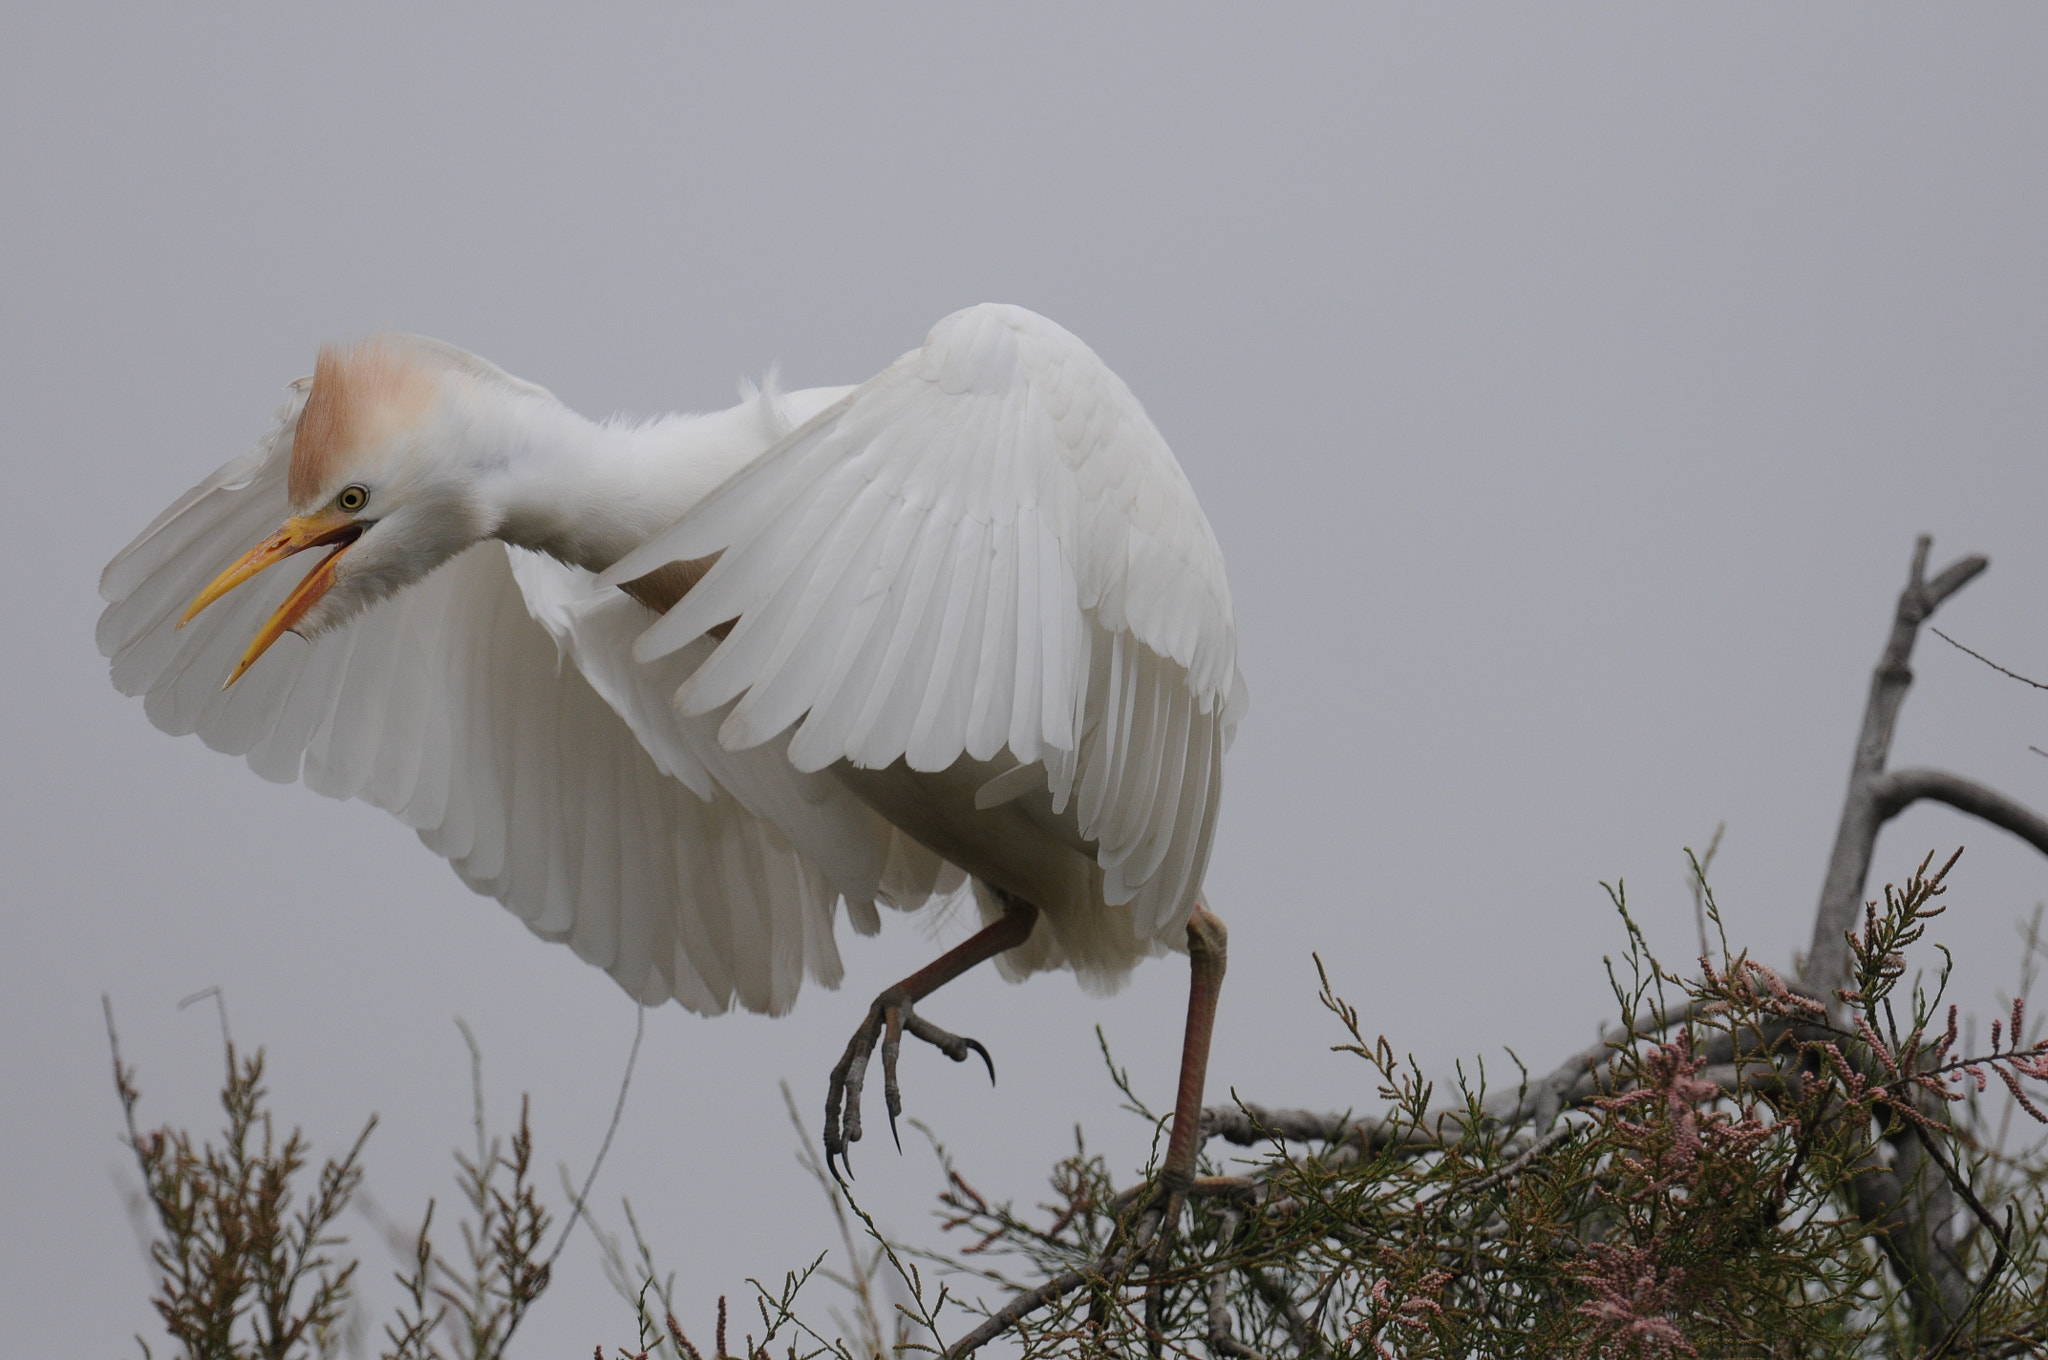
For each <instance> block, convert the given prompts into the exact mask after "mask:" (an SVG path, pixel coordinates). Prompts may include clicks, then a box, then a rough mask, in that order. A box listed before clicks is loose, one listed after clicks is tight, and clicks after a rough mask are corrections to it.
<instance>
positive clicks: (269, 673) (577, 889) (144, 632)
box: [99, 403, 930, 1013]
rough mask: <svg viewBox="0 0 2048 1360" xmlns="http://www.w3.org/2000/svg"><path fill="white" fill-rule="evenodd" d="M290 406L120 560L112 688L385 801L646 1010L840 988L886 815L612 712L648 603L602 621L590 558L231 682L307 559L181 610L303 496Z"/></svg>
mask: <svg viewBox="0 0 2048 1360" xmlns="http://www.w3.org/2000/svg"><path fill="white" fill-rule="evenodd" d="M298 409H299V403H294V404H293V405H291V406H288V407H287V408H286V410H285V411H284V413H283V420H282V423H281V425H280V426H279V428H278V430H277V431H276V432H275V433H274V434H273V435H272V436H271V437H270V438H269V439H268V440H267V441H266V442H265V444H264V445H263V446H262V447H260V448H259V449H258V450H257V451H256V452H255V453H254V454H252V455H251V456H250V457H248V458H244V459H242V460H239V461H238V462H235V463H231V464H229V465H228V466H227V467H224V468H222V469H221V470H220V471H219V472H218V473H216V474H215V475H214V476H213V477H211V478H209V479H208V480H207V481H206V482H204V483H202V484H201V485H200V486H198V487H196V488H194V489H193V490H192V491H191V492H190V493H188V494H187V495H186V496H184V497H183V498H182V499H180V500H179V501H178V502H177V503H176V504H174V505H173V506H172V507H171V508H170V509H169V510H167V511H165V512H164V514H163V515H161V516H160V517H159V518H158V519H157V521H156V523H154V524H152V525H151V526H150V527H149V528H148V529H147V530H145V531H144V532H143V534H142V535H141V536H140V537H139V538H137V539H136V541H135V542H134V543H133V544H131V545H130V546H129V547H128V548H127V549H126V550H125V551H124V552H123V553H122V554H121V555H120V556H119V557H117V558H115V559H114V561H113V562H112V563H111V564H110V565H109V566H108V568H107V570H106V573H105V575H104V576H103V577H102V580H101V586H100V589H101V593H102V594H103V595H104V596H105V597H106V599H107V600H108V601H109V604H108V607H107V609H106V611H105V612H104V613H103V614H102V615H101V618H100V624H99V642H100V649H101V651H102V652H103V653H104V654H106V655H107V656H109V657H111V658H112V659H113V678H114V683H115V685H116V686H117V687H118V688H120V689H121V690H122V691H123V692H124V693H127V694H140V695H143V696H145V706H146V711H147V712H148V715H149V718H150V721H152V722H153V723H155V724H156V725H157V726H158V727H160V728H162V729H164V730H165V731H167V732H171V733H173V734H183V733H187V732H196V733H198V734H199V735H200V737H201V738H202V739H203V740H204V741H205V742H206V743H207V744H208V745H209V746H212V747H214V748H215V749H217V750H222V751H226V752H229V753H231V754H235V755H243V756H246V757H247V758H248V761H249V764H250V766H251V768H253V769H255V770H256V772H257V773H259V774H261V775H263V776H264V777H265V778H267V779H272V780H276V781H280V782H289V781H291V780H293V779H300V778H302V779H303V780H304V781H305V783H306V785H307V786H308V787H309V788H312V789H314V790H315V791H317V792H319V793H322V794H326V795H328V796H330V797H335V798H360V799H363V800H364V801H366V802H369V803H373V804H375V805H376V806H378V807H381V808H384V809H386V810H387V811H389V812H391V813H392V814H394V815H395V816H397V817H398V818H399V820H401V821H403V822H405V823H406V824H407V825H409V826H411V827H413V828H415V829H416V830H417V831H418V832H419V836H420V839H421V840H422V841H424V842H425V843H426V844H427V845H428V846H429V847H430V848H432V849H433V850H434V851H436V852H437V853H439V854H441V855H443V856H445V857H447V859H448V860H449V861H450V862H451V863H452V864H453V866H454V868H455V871H456V872H457V873H458V874H460V875H461V877H462V879H463V881H464V882H466V883H468V884H469V885H470V886H471V887H472V888H474V889H475V890H476V891H478V892H480V893H485V894H488V895H490V896H493V897H496V898H497V899H498V900H499V901H501V902H503V903H504V904H505V905H506V906H507V907H509V908H511V909H512V911H513V912H514V913H516V914H517V915H518V916H519V917H520V918H521V919H522V920H524V921H525V922H526V923H527V925H528V926H529V927H531V928H532V929H533V931H534V932H535V933H536V934H539V935H541V936H542V937H543V938H546V939H551V940H561V941H564V942H566V943H567V944H569V945H570V946H571V947H572V948H574V949H575V950H576V952H577V953H578V954H579V955H581V956H582V957H583V958H585V959H587V960H589V961H590V962H592V963H595V964H597V965H598V966H600V967H602V968H604V969H606V970H607V971H608V972H610V973H611V975H612V976H613V977H614V978H616V979H617V980H618V982H619V983H620V985H621V986H623V987H624V988H625V989H626V990H627V991H628V992H629V993H631V994H632V995H633V996H634V997H636V998H638V999H639V1000H641V1001H643V1002H646V1003H649V1004H653V1003H657V1002H660V1001H663V1000H666V999H667V998H669V997H671V996H673V997H675V998H676V999H677V1000H679V1001H681V1002H682V1003H683V1004H684V1005H685V1006H687V1007H689V1008H690V1009H692V1010H696V1011H702V1012H707V1013H716V1012H718V1011H722V1010H724V1009H725V1008H726V1007H727V1006H728V1005H729V1004H731V1003H732V1001H734V1000H735V999H737V1000H738V1002H739V1003H740V1004H741V1005H743V1006H745V1007H747V1008H749V1009H753V1010H768V1011H778V1012H779V1011H782V1010H784V1009H787V1007H788V1006H789V1005H790V1004H791V1002H792V1000H793V999H794V997H795V995H796V991H797V987H798V984H799V982H800V980H801V978H802V976H803V974H805V973H809V974H810V975H811V976H813V977H816V978H817V979H819V980H820V981H821V982H823V983H825V984H826V985H828V986H829V985H834V984H836V983H837V982H838V980H839V978H840V976H841V967H840V962H839V955H838V951H837V948H836V946H835V944H834V942H833V938H832V905H833V902H834V900H835V898H836V897H837V896H838V895H839V894H840V893H841V892H844V893H846V894H847V895H848V897H849V900H850V901H852V902H853V903H854V904H855V905H854V914H855V919H856V921H857V923H859V924H862V925H865V926H867V927H869V928H872V926H873V924H874V922H875V918H874V910H873V906H872V899H873V897H874V894H875V891H876V880H877V875H879V874H880V873H881V872H882V863H881V859H882V856H883V855H884V854H885V853H886V852H887V850H888V848H889V842H888V839H887V832H886V830H885V829H881V828H880V826H879V822H878V819H876V818H875V817H874V816H873V814H872V813H870V812H868V811H867V809H866V808H864V807H862V806H860V805H859V804H857V803H856V802H855V801H854V800H853V799H852V798H851V797H850V796H849V795H847V794H846V793H845V791H844V790H842V789H839V788H838V787H837V785H836V782H834V781H831V780H829V779H824V778H820V777H816V776H813V777H809V778H806V777H804V776H801V775H799V774H798V773H797V772H796V771H795V770H793V769H792V768H791V767H790V766H789V765H788V764H787V762H785V761H783V760H781V759H780V758H779V757H777V758H775V759H773V760H767V759H760V758H750V757H748V756H739V757H735V756H734V754H733V753H730V752H726V751H724V750H722V749H720V747H719V746H718V743H717V741H716V738H715V726H716V720H715V719H706V720H701V721H699V722H698V723H695V724H692V723H683V722H678V721H677V720H676V718H675V717H674V716H673V714H672V713H668V712H667V705H666V703H665V702H663V703H658V704H656V705H655V706H654V711H656V712H659V713H661V714H662V715H663V716H665V717H666V719H667V721H666V725H665V726H662V725H661V724H658V723H654V722H652V721H649V720H648V715H647V713H645V712H642V713H641V714H640V717H641V719H642V721H641V722H640V723H639V724H638V725H639V726H640V727H641V728H642V730H643V735H644V736H645V737H646V738H647V740H646V741H645V743H644V744H643V740H642V738H641V737H636V735H635V728H634V725H631V719H630V718H629V717H622V714H630V713H632V712H634V708H633V705H634V704H635V703H636V702H638V701H639V699H638V697H637V696H636V694H635V693H634V692H632V691H631V690H630V687H629V686H627V685H625V684H623V683H622V672H624V671H629V670H631V669H632V667H631V665H630V663H629V662H627V661H625V658H626V655H627V653H626V649H627V647H628V646H629V645H630V640H631V638H632V636H633V635H634V633H636V632H637V631H638V629H639V627H640V626H644V624H645V622H646V620H647V618H648V617H649V616H648V614H647V613H646V611H645V610H643V609H641V608H640V606H638V605H635V604H633V603H632V602H631V601H628V600H626V599H625V598H624V597H623V596H618V595H617V593H616V592H603V594H604V595H606V596H611V597H613V598H615V599H616V600H617V603H618V605H619V606H623V608H624V610H625V611H630V612H634V613H637V618H635V619H632V620H631V621H630V623H628V622H625V621H624V620H622V617H621V616H620V615H618V614H617V613H615V612H607V611H608V609H609V608H610V605H611V601H610V600H593V599H592V598H590V597H591V596H593V595H596V594H597V593H598V592H596V591H595V590H594V588H593V587H591V586H590V585H589V577H588V575H587V574H585V573H576V572H572V571H571V570H570V569H568V568H565V567H561V566H559V565H557V564H554V563H552V562H548V561H546V560H544V559H540V558H535V557H532V556H531V555H530V554H524V553H516V554H515V553H510V552H508V550H507V549H505V548H504V547H502V546H500V545H498V544H495V543H486V544H483V545H480V546H478V547H476V548H473V549H471V550H470V551H469V552H467V553H465V554H463V555H462V556H460V557H458V558H457V559H456V560H454V561H453V562H451V563H449V564H448V565H447V566H445V567H443V568H442V569H441V570H439V571H437V572H435V573H434V574H433V575H431V576H430V577H428V578H427V579H426V580H425V581H423V582H421V583H419V584H418V585H416V586H414V587H412V588H410V589H408V590H405V591H403V592H401V593H400V594H399V595H398V596H397V597H395V598H393V599H391V600H388V601H386V602H385V603H383V604H380V605H378V606H377V607H375V608H373V609H370V610H368V611H366V612H365V613H364V614H363V615H361V616H360V617H359V618H358V619H357V620H355V621H354V622H353V623H351V624H350V625H348V626H347V627H344V628H342V629H339V630H337V631H335V632H333V633H330V634H327V635H325V636H323V637H321V638H319V639H318V640H316V641H314V642H311V643H308V642H305V641H303V640H301V639H298V638H296V637H292V638H286V639H284V640H282V641H280V642H279V643H278V644H277V646H276V647H274V648H273V649H272V651H271V652H270V653H267V654H266V655H265V656H264V658H263V660H262V662H261V663H260V664H258V665H257V666H256V667H254V668H253V669H252V670H251V671H250V672H249V673H248V675H247V676H245V677H244V678H243V679H242V680H241V682H240V683H238V684H237V685H236V686H235V687H234V688H233V689H231V690H228V691H225V692H223V691H222V690H221V687H220V686H221V681H222V680H223V679H224V678H225V676H226V675H227V673H228V670H229V668H230V667H231V666H232V665H233V663H234V661H235V659H236V658H237V656H238V655H239V653H240V651H241V649H242V648H243V647H244V646H245V645H246V644H247V641H248V639H249V638H250V637H251V636H253V635H254V633H255V631H256V629H257V628H258V627H260V626H261V624H262V622H263V621H264V620H265V619H266V618H268V617H269V614H270V612H271V611H272V610H273V609H275V608H276V606H277V605H278V603H279V602H280V601H281V600H282V598H283V596H284V595H285V593H286V592H288V591H289V590H290V589H291V587H292V586H293V585H294V584H296V582H297V579H298V578H299V577H300V576H302V575H303V574H304V570H305V568H304V567H302V566H300V565H299V564H297V563H286V564H283V565H280V566H278V567H274V568H272V569H271V570H270V571H268V572H265V573H264V574H263V575H261V576H259V577H257V578H256V579H255V580H253V581H251V582H249V583H247V584H245V585H243V586H241V587H240V588H239V589H237V590H235V591H234V592H232V593H231V594H230V595H228V596H226V597H225V598H223V599H222V600H220V601H218V602H217V603H215V604H214V605H213V606H212V607H210V608H209V609H208V610H207V611H206V612H205V613H203V614H201V615H200V616H199V617H198V618H197V619H195V620H194V621H193V622H192V623H191V624H189V625H187V626H186V627H185V628H184V629H183V630H176V629H175V627H174V625H175V621H176V618H177V616H178V614H179V612H180V611H181V610H182V609H183V607H184V605H185V603H186V602H187V601H189V600H190V599H191V598H192V596H193V595H195V594H196V593H197V592H198V591H199V590H200V589H201V588H202V587H203V586H204V585H205V584H206V583H207V582H208V581H209V580H211V579H212V577H213V576H214V575H215V574H217V573H218V572H219V571H221V570H222V569H223V568H224V567H226V566H227V564H228V563H229V562H231V561H232V560H233V559H234V558H235V557H236V556H238V555H239V554H240V553H241V552H242V551H243V550H245V549H246V548H247V547H249V546H250V545H251V544H253V543H255V542H256V541H257V540H258V539H260V538H261V537H262V536H263V535H264V534H266V533H268V532H269V531H270V530H271V529H272V528H274V527H275V526H276V525H277V524H278V523H279V522H281V521H282V520H283V519H284V517H285V516H286V515H287V514H288V513H289V506H288V505H287V501H286V495H285V486H284V483H285V467H286V463H287V459H288V454H289V450H290V446H291V432H292V427H293V425H294V423H295V422H296V420H297V415H298ZM316 556H317V554H312V553H308V554H305V557H306V559H307V564H306V565H308V566H310V561H311V559H312V558H314V557H316ZM514 558H518V559H524V560H519V561H514V560H513V559H514ZM522 585H524V586H526V587H527V591H528V592H531V598H529V594H528V593H526V592H522V590H521V586H522ZM537 617H538V618H539V619H540V620H541V621H537ZM579 620H581V621H582V622H585V623H588V624H589V626H588V627H577V626H576V625H577V623H578V621H579ZM544 623H545V624H546V625H547V626H543V624H544ZM606 630H609V635H610V636H614V637H615V638H616V639H617V642H616V647H615V648H614V654H613V655H612V657H611V660H610V664H609V665H607V664H606V657H607V654H606V647H605V642H604V639H605V637H606V636H607V635H608V634H607V631H606ZM551 633H553V634H554V635H553V636H551ZM709 650H710V647H709V644H708V642H707V643H705V644H703V646H702V651H704V652H706V653H708V652H709ZM565 651H570V652H573V653H574V654H575V656H576V660H577V661H578V663H579V665H581V664H589V665H591V666H592V667H593V675H592V676H591V677H589V678H586V676H585V674H584V673H583V672H582V670H580V669H579V665H564V664H563V654H564V652H565ZM691 660H692V658H691V657H689V656H687V655H685V656H679V657H677V658H675V660H674V662H673V663H670V664H682V665H684V666H685V669H687V664H688V663H689V662H690V661H691ZM658 675H659V672H657V677H658ZM593 680H595V681H596V685H594V684H593ZM668 683H669V686H670V687H671V688H672V687H673V684H674V683H675V679H674V677H673V676H671V677H669V680H668ZM607 684H609V685H610V686H611V687H612V689H613V690H614V691H616V692H614V693H601V692H600V691H601V689H602V688H604V687H605V686H606V685H607ZM664 696H665V692H664ZM607 699H611V700H612V702H611V703H608V702H607ZM615 704H616V705H618V708H617V709H616V710H615V707H614V705H615ZM643 707H644V705H643ZM793 840H794V841H795V842H797V843H796V844H793ZM799 845H801V848H799ZM805 851H809V852H810V853H805ZM926 867H927V868H929V867H930V866H926ZM902 905H910V903H908V902H905V903H902Z"/></svg>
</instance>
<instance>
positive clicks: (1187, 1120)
mask: <svg viewBox="0 0 2048 1360" xmlns="http://www.w3.org/2000/svg"><path fill="white" fill-rule="evenodd" d="M1229 938H1230V933H1229V932H1228V931H1226V930H1225V929H1224V928H1223V922H1222V921H1220V920H1218V919H1217V918H1216V915H1215V913H1214V912H1211V911H1210V910H1209V909H1208V908H1207V907H1205V906H1203V905H1202V904H1201V903H1199V902H1197V903H1196V904H1195V910H1194V912H1193V913H1192V914H1191V915H1190V916H1189V917H1188V1027H1187V1031H1186V1033H1185V1035H1184V1036H1183V1037H1182V1039H1181V1045H1180V1089H1179V1091H1178V1092H1177V1094H1176V1097H1175V1099H1174V1103H1173V1132H1172V1133H1171V1134H1170V1135H1168V1137H1167V1140H1166V1163H1165V1165H1164V1166H1162V1167H1161V1168H1160V1171H1159V1191H1158V1196H1159V1200H1160V1201H1162V1202H1163V1211H1162V1213H1161V1216H1160V1220H1159V1236H1158V1238H1157V1239H1156V1240H1155V1241H1154V1243H1153V1255H1152V1267H1153V1269H1154V1270H1155V1271H1157V1270H1163V1269H1165V1267H1166V1262H1167V1258H1168V1257H1169V1256H1170V1255H1171V1254H1172V1252H1173V1239H1174V1233H1175V1231H1176V1229H1177V1228H1178V1227H1179V1225H1180V1213H1181V1208H1182V1206H1183V1205H1185V1203H1186V1202H1187V1196H1188V1191H1189V1190H1190V1189H1192V1188H1193V1187H1194V1184H1195V1155H1196V1153H1198V1152H1200V1151H1201V1146H1202V1140H1201V1126H1202V1088H1203V1086H1204V1085H1205V1084H1206V1082H1207V1080H1208V1076H1209V1038H1210V1036H1211V1035H1212V1034H1214V1033H1215V1030H1216V1001H1217V998H1218V997H1219V996H1220V995H1221V994H1222V992H1223V967H1224V962H1225V955H1226V953H1227V950H1226V947H1225V946H1226V945H1227V943H1228V941H1229ZM1147 1303H1148V1307H1147V1312H1148V1314H1156V1313H1158V1312H1159V1311H1160V1310H1161V1308H1162V1301H1161V1299H1160V1298H1159V1291H1158V1289H1157V1287H1154V1288H1153V1289H1151V1290H1150V1291H1148V1299H1147ZM1152 1323H1153V1325H1154V1330H1155V1333H1156V1323H1157V1319H1156V1318H1154V1319H1152Z"/></svg>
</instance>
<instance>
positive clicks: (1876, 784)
mask: <svg viewBox="0 0 2048 1360" xmlns="http://www.w3.org/2000/svg"><path fill="white" fill-rule="evenodd" d="M1871 794H1872V797H1873V798H1874V800H1875V802H1876V805H1877V809H1878V815H1879V819H1880V820H1882V821H1889V820H1890V819H1891V818H1893V817H1896V816H1897V815H1898V814H1899V813H1901V812H1903V811H1905V809H1906V808H1907V807H1909V806H1911V805H1912V804H1913V803H1916V802H1918V801H1919V800H1920V799H1922V798H1926V799H1931V800H1932V801H1934V802H1937V803H1947V804H1948V805H1949V806H1950V807H1952V808H1954V809H1956V810H1957V811H1958V812H1967V813H1969V814H1970V815H1971V816H1972V817H1975V818H1977V819H1978V820H1980V821H1986V822H1989V823H1991V825H1993V826H1995V827H1998V828H2000V829H2001V830H2004V831H2010V832H2011V833H2012V834H2013V835H2015V836H2018V837H2019V838H2020V839H2021V840H2023V841H2025V842H2026V843H2027V844H2029V845H2031V846H2033V847H2034V848H2035V849H2036V850H2039V851H2040V852H2041V853H2042V854H2044V855H2048V818H2044V817H2042V816H2041V815H2040V814H2039V813H2037V812H2034V811H2032V810H2031V809H2029V808H2025V807H2022V806H2020V805H2019V804H2018V803H2015V802H2014V801H2013V800H2012V799H2010V798H2007V797H2006V796H2005V795H2004V794H2002V793H1999V792H1998V791H1996V790H1995V789H1988V788H1986V787H1984V786H1983V785H1982V784H1979V783H1976V782H1975V781H1973V780H1969V779H1965V778H1963V777H1962V776H1961V775H1957V774H1950V773H1949V772H1948V771H1946V770H1924V769H1906V770H1893V771H1891V772H1890V773H1889V774H1882V775H1879V776H1878V777H1877V778H1876V779H1874V780H1872V781H1871Z"/></svg>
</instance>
